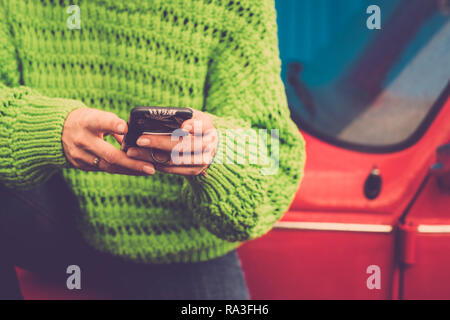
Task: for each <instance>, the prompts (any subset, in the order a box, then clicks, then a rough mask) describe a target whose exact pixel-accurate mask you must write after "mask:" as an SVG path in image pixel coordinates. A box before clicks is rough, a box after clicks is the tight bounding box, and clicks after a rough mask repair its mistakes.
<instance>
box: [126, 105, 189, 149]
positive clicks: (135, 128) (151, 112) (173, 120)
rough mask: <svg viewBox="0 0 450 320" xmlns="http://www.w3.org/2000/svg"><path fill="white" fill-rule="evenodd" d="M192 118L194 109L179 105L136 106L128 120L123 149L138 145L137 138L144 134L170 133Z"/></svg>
mask: <svg viewBox="0 0 450 320" xmlns="http://www.w3.org/2000/svg"><path fill="white" fill-rule="evenodd" d="M191 118H192V109H189V108H177V107H135V108H133V110H131V113H130V118H129V120H128V133H127V134H126V135H125V138H124V139H123V142H122V150H123V151H125V152H126V151H127V150H128V148H130V147H136V140H137V139H138V138H139V137H140V136H141V135H143V134H153V135H170V134H171V133H172V132H173V131H175V130H176V129H179V128H180V127H181V124H182V123H183V122H184V121H186V120H188V119H191Z"/></svg>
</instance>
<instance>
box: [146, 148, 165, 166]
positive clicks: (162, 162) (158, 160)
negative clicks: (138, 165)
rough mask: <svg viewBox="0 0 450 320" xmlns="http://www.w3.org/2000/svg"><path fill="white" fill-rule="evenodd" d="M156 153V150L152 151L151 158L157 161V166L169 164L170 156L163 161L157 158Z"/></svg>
mask: <svg viewBox="0 0 450 320" xmlns="http://www.w3.org/2000/svg"><path fill="white" fill-rule="evenodd" d="M154 152H155V149H151V150H150V156H151V157H152V160H153V161H155V162H156V163H157V164H166V163H167V162H169V161H170V155H169V156H168V157H167V159H165V160H161V159H158V158H157V157H156V156H155V154H154Z"/></svg>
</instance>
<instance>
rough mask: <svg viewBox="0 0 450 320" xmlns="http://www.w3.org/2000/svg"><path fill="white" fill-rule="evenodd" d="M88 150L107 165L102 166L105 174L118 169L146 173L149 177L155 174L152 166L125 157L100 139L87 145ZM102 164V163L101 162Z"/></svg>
mask: <svg viewBox="0 0 450 320" xmlns="http://www.w3.org/2000/svg"><path fill="white" fill-rule="evenodd" d="M88 148H89V149H88V150H89V151H90V152H92V153H94V154H96V155H97V156H98V157H99V158H101V159H102V160H104V161H106V162H107V164H108V165H104V167H105V168H106V170H104V171H106V172H110V171H114V172H111V173H115V172H116V171H117V170H118V169H117V167H118V166H119V167H122V169H126V170H131V171H132V172H135V173H139V174H140V173H146V174H147V175H151V174H154V173H155V169H154V167H153V165H152V164H150V163H148V162H144V161H139V160H134V159H131V158H129V157H127V155H126V154H125V153H124V152H122V151H120V150H117V149H116V148H115V147H113V146H112V145H111V144H109V143H108V142H106V141H104V140H102V139H94V140H93V141H92V143H90V144H89V146H88ZM102 163H103V162H102Z"/></svg>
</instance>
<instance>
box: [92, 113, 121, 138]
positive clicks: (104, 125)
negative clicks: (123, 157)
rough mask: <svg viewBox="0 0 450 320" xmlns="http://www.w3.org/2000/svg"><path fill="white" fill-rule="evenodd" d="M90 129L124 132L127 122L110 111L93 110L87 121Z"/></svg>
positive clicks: (114, 132)
mask: <svg viewBox="0 0 450 320" xmlns="http://www.w3.org/2000/svg"><path fill="white" fill-rule="evenodd" d="M88 123H89V124H88V127H89V129H90V130H92V131H95V132H103V133H111V134H125V133H126V132H127V130H128V127H127V123H126V122H125V121H124V120H122V119H120V118H119V117H118V116H117V115H115V114H114V113H112V112H106V111H101V110H95V112H93V114H92V115H91V120H90V121H89V122H88Z"/></svg>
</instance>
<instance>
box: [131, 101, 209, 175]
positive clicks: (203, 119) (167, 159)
mask: <svg viewBox="0 0 450 320" xmlns="http://www.w3.org/2000/svg"><path fill="white" fill-rule="evenodd" d="M193 111H194V112H193V116H192V118H191V119H189V120H186V121H185V122H183V124H182V126H181V129H182V130H183V131H184V136H183V134H181V133H182V132H181V130H177V131H175V134H172V135H160V136H159V135H142V136H140V137H139V139H138V140H137V145H138V146H139V147H140V148H130V149H129V150H128V152H127V155H128V156H129V157H130V158H133V159H137V160H143V161H147V162H151V163H153V164H154V166H155V169H156V170H159V171H162V172H166V173H173V174H178V175H183V176H197V175H200V174H206V169H208V166H209V164H210V163H211V162H212V160H213V159H214V155H215V152H216V148H217V141H218V139H217V131H216V129H215V128H214V125H213V122H212V120H211V117H210V116H209V115H208V114H206V113H204V112H201V111H197V110H193Z"/></svg>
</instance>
